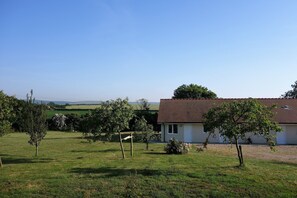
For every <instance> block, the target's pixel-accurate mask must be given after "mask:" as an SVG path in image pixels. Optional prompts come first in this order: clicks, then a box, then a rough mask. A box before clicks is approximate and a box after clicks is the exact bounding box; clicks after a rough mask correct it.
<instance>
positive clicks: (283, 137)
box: [161, 123, 297, 144]
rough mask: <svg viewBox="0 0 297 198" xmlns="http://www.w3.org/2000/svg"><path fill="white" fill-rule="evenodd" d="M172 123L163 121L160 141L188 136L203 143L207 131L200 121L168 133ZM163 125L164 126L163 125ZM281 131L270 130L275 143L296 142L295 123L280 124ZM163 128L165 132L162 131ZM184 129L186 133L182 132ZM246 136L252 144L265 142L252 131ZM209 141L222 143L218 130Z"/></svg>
mask: <svg viewBox="0 0 297 198" xmlns="http://www.w3.org/2000/svg"><path fill="white" fill-rule="evenodd" d="M169 124H174V123H165V124H164V125H162V126H161V137H162V141H163V140H164V134H165V141H166V142H168V141H169V140H170V139H172V138H175V139H176V140H179V141H184V142H188V140H189V138H191V139H192V141H191V142H193V143H203V142H205V140H206V138H207V136H208V133H205V132H204V128H203V124H200V123H184V124H177V125H178V133H177V134H174V133H171V134H170V133H168V125H169ZM164 126H165V127H164ZM281 128H282V130H283V132H280V133H275V132H273V131H272V132H271V133H272V134H273V135H275V136H276V138H275V141H276V143H277V144H297V125H281ZM164 129H165V133H164ZM190 129H191V130H192V133H191V134H190V135H189V130H190ZM185 130H186V133H187V134H186V135H184V132H185ZM246 137H247V138H248V137H250V138H251V140H252V143H253V144H266V139H265V138H264V137H262V136H258V135H254V134H253V133H252V132H251V133H248V134H247V135H246ZM281 141H282V142H281ZM245 142H246V140H240V143H245ZM209 143H224V141H223V138H222V137H221V136H220V135H219V133H218V131H217V130H216V131H215V135H214V136H211V137H210V138H209Z"/></svg>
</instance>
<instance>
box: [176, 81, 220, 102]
mask: <svg viewBox="0 0 297 198" xmlns="http://www.w3.org/2000/svg"><path fill="white" fill-rule="evenodd" d="M216 97H217V95H216V94H215V93H214V92H212V91H211V90H208V89H207V88H206V87H203V86H200V85H196V84H190V85H185V84H183V85H181V86H179V87H178V88H177V89H176V90H174V95H173V97H172V98H173V99H184V98H190V99H196V98H216Z"/></svg>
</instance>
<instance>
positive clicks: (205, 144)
mask: <svg viewBox="0 0 297 198" xmlns="http://www.w3.org/2000/svg"><path fill="white" fill-rule="evenodd" d="M210 135H211V132H209V133H208V136H207V138H206V140H205V142H204V143H203V148H205V149H207V145H208V140H209V137H210Z"/></svg>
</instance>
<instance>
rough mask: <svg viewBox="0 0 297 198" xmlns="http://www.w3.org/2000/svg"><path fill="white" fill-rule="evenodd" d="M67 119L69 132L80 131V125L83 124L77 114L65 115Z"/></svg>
mask: <svg viewBox="0 0 297 198" xmlns="http://www.w3.org/2000/svg"><path fill="white" fill-rule="evenodd" d="M65 116H66V117H67V119H66V122H65V123H66V125H67V130H68V131H78V130H79V125H80V122H81V117H80V116H79V115H77V114H74V113H70V114H66V115H65Z"/></svg>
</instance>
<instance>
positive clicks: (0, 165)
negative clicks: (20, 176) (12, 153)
mask: <svg viewBox="0 0 297 198" xmlns="http://www.w3.org/2000/svg"><path fill="white" fill-rule="evenodd" d="M2 167H3V164H2V160H1V157H0V168H2Z"/></svg>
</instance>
